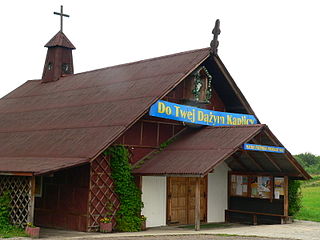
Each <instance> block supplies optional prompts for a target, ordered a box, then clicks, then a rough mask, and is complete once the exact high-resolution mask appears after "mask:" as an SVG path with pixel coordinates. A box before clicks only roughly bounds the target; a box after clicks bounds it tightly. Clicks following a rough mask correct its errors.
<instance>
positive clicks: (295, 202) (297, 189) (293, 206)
mask: <svg viewBox="0 0 320 240" xmlns="http://www.w3.org/2000/svg"><path fill="white" fill-rule="evenodd" d="M288 185H289V186H288V192H289V210H288V211H289V216H294V215H296V214H297V213H298V212H299V210H300V209H301V199H302V194H301V182H300V181H299V180H291V179H289V184H288Z"/></svg>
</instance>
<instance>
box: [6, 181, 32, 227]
mask: <svg viewBox="0 0 320 240" xmlns="http://www.w3.org/2000/svg"><path fill="white" fill-rule="evenodd" d="M30 180H31V178H30V177H22V176H0V195H2V193H3V192H5V191H9V193H10V196H11V207H12V208H11V213H10V218H11V222H12V223H13V224H14V225H17V226H20V227H23V226H25V225H26V223H27V222H28V218H29V211H30V210H29V209H30V204H31V181H30Z"/></svg>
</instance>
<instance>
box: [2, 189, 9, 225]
mask: <svg viewBox="0 0 320 240" xmlns="http://www.w3.org/2000/svg"><path fill="white" fill-rule="evenodd" d="M10 202H11V198H10V193H9V192H3V193H2V195H1V196H0V228H5V227H8V226H10V209H11V205H10Z"/></svg>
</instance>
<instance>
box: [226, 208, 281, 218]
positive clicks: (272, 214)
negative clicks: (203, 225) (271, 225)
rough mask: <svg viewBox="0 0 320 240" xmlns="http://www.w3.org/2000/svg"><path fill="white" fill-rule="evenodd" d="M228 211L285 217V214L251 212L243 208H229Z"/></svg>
mask: <svg viewBox="0 0 320 240" xmlns="http://www.w3.org/2000/svg"><path fill="white" fill-rule="evenodd" d="M225 211H226V212H237V213H245V214H253V215H264V216H274V217H285V215H281V214H274V213H260V212H250V211H242V210H232V209H227V210H225Z"/></svg>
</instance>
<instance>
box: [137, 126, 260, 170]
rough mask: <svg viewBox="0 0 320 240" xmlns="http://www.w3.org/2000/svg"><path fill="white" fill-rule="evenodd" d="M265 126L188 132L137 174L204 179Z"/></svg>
mask: <svg viewBox="0 0 320 240" xmlns="http://www.w3.org/2000/svg"><path fill="white" fill-rule="evenodd" d="M263 127H264V125H247V126H237V127H234V126H232V127H229V126H227V127H205V128H201V129H188V130H187V131H185V132H184V133H183V134H181V135H180V136H179V137H178V138H177V140H176V141H174V142H173V143H172V144H171V145H169V146H168V147H167V148H165V149H164V150H163V151H161V152H160V153H159V154H156V155H155V156H154V157H152V158H151V159H150V160H146V161H145V163H144V164H143V165H142V166H141V167H140V168H137V169H135V170H134V173H136V174H143V175H149V174H150V175H205V174H207V173H208V172H210V171H211V170H212V169H213V168H214V166H215V165H216V164H218V163H219V162H221V161H223V160H225V159H226V158H227V157H229V156H230V155H231V154H232V153H234V152H235V151H237V150H238V148H239V146H241V144H242V143H244V142H245V141H247V140H249V139H250V138H252V137H253V136H255V134H257V133H258V132H259V130H260V129H261V128H263Z"/></svg>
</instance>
